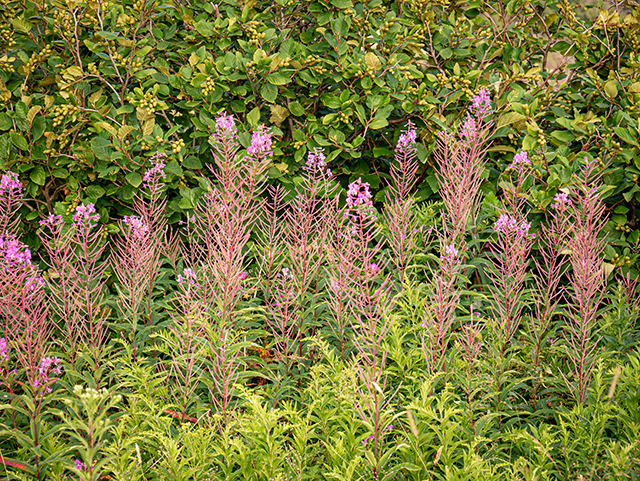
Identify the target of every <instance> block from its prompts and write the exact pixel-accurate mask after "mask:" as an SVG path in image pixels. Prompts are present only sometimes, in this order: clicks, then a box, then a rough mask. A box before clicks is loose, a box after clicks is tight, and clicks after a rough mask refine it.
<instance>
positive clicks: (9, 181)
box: [0, 172, 22, 195]
mask: <svg viewBox="0 0 640 481" xmlns="http://www.w3.org/2000/svg"><path fill="white" fill-rule="evenodd" d="M21 192H22V182H20V179H19V177H18V174H16V173H15V172H7V173H6V174H4V175H3V176H2V177H0V195H7V194H12V195H17V194H20V193H21Z"/></svg>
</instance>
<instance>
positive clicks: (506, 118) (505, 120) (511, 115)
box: [496, 112, 526, 129]
mask: <svg viewBox="0 0 640 481" xmlns="http://www.w3.org/2000/svg"><path fill="white" fill-rule="evenodd" d="M524 119H526V117H525V116H524V115H522V114H519V113H518V112H508V113H506V114H504V115H503V116H502V117H500V119H499V120H498V125H497V126H496V128H498V129H499V128H500V127H504V126H506V125H511V124H513V123H515V122H519V121H520V120H524Z"/></svg>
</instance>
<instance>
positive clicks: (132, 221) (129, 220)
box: [124, 215, 149, 240]
mask: <svg viewBox="0 0 640 481" xmlns="http://www.w3.org/2000/svg"><path fill="white" fill-rule="evenodd" d="M124 223H125V224H126V225H127V226H128V227H129V229H130V231H131V234H132V235H133V237H134V239H137V240H140V239H144V238H145V237H146V236H147V234H148V233H149V226H148V225H147V224H145V223H144V221H143V220H142V219H141V218H140V217H137V216H130V215H125V216H124Z"/></svg>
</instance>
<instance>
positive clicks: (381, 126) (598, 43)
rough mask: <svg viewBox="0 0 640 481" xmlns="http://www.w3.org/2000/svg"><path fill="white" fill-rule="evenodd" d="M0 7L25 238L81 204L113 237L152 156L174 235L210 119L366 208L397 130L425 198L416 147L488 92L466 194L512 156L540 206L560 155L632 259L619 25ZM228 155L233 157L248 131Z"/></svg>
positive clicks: (115, 5) (539, 13) (326, 8)
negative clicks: (491, 120) (324, 179)
mask: <svg viewBox="0 0 640 481" xmlns="http://www.w3.org/2000/svg"><path fill="white" fill-rule="evenodd" d="M2 4H3V9H2V12H0V20H1V21H2V25H4V26H3V27H2V30H1V31H0V35H1V37H0V80H1V81H0V99H1V101H2V104H0V109H1V111H0V164H2V165H0V167H4V168H5V169H12V170H15V171H18V172H20V174H21V178H22V179H23V180H25V181H28V182H29V184H28V193H29V196H30V198H31V199H32V200H30V201H28V202H26V204H25V207H24V209H23V218H24V220H25V222H26V224H25V225H24V230H26V231H29V230H31V228H30V227H29V224H32V223H33V222H35V221H37V220H39V219H40V218H42V217H43V216H44V215H46V214H47V213H48V212H55V213H57V214H68V213H69V212H72V211H73V210H74V209H75V206H76V205H77V204H78V203H79V202H83V201H92V202H97V206H98V208H99V212H100V215H101V222H102V223H103V224H104V226H105V228H106V229H107V230H108V231H116V230H117V227H116V226H115V224H114V219H116V218H119V217H121V216H122V215H123V214H126V213H128V212H130V211H129V209H128V206H129V205H130V201H131V199H132V197H133V196H134V195H135V193H136V192H137V190H138V189H139V187H140V185H141V175H142V174H143V172H144V171H145V170H146V169H147V168H148V166H149V161H148V157H149V156H150V155H151V154H152V153H154V152H156V151H162V152H166V153H167V154H168V155H170V157H171V159H170V160H171V161H170V162H169V164H168V166H167V169H166V171H167V173H169V174H170V179H169V183H170V193H171V203H170V210H171V213H172V218H171V219H172V222H173V221H176V220H178V219H179V218H180V216H181V215H182V213H183V212H184V211H185V210H189V209H191V208H192V207H193V205H194V203H195V202H196V201H197V199H198V197H199V196H200V195H201V193H202V190H201V188H200V187H199V185H200V184H199V181H200V179H201V178H202V177H203V176H207V175H208V168H207V167H208V165H209V164H210V162H211V154H210V148H211V147H210V145H209V143H208V141H207V139H208V138H209V134H210V133H211V127H212V118H213V116H214V115H215V114H216V113H217V112H219V111H223V110H224V111H228V112H232V113H233V114H234V115H236V116H239V117H240V118H241V119H242V120H243V121H244V125H245V128H247V129H250V128H252V127H255V126H257V125H258V124H266V125H267V126H269V127H270V128H271V129H272V132H274V133H275V135H276V139H277V148H276V155H275V158H274V162H273V165H272V166H271V169H270V177H271V179H272V180H273V182H280V183H283V184H284V185H285V186H289V187H291V186H292V185H293V184H294V183H295V182H296V179H297V174H298V172H299V170H300V165H301V161H302V159H303V158H304V157H305V154H306V153H307V152H308V151H309V150H310V149H312V148H313V147H316V146H322V147H324V148H325V149H326V152H327V156H328V160H329V161H330V166H331V167H332V168H333V170H334V171H336V172H338V173H340V174H341V177H342V182H343V185H346V183H347V182H348V181H349V180H353V179H355V178H358V177H362V178H363V180H364V181H366V182H369V183H370V184H371V186H372V188H373V189H374V190H375V191H377V192H381V190H382V189H383V188H384V186H385V185H386V181H385V180H384V179H385V176H386V173H387V171H388V166H389V161H390V159H391V150H390V146H391V145H392V144H393V142H394V139H396V138H397V136H398V134H399V129H400V127H401V126H403V125H404V124H405V122H406V121H407V120H409V119H410V120H412V121H413V122H414V123H416V124H417V125H418V126H419V130H420V138H421V140H422V144H421V146H420V150H419V158H420V161H421V163H422V165H421V170H420V174H419V175H420V195H421V198H423V199H431V198H436V196H435V195H434V191H435V190H437V184H436V182H435V176H434V171H433V168H432V156H431V150H432V148H433V140H434V134H435V133H436V132H437V131H438V130H440V129H442V128H443V127H444V126H450V125H452V124H455V123H456V122H458V121H459V120H460V119H461V118H462V116H463V111H464V107H465V105H466V104H467V102H468V100H469V98H470V97H471V95H472V94H473V93H474V92H477V91H478V89H479V88H480V87H488V88H489V89H490V90H491V93H492V96H493V97H494V98H496V99H497V109H498V114H499V120H498V121H497V122H498V127H500V128H499V129H498V130H497V132H496V133H495V135H494V141H493V145H492V147H491V149H490V150H491V152H490V155H491V157H492V163H491V164H490V165H491V168H490V169H489V170H488V171H487V173H486V178H487V182H486V183H485V184H484V186H483V190H485V192H487V193H488V192H491V191H495V185H496V179H497V175H498V173H499V172H500V171H501V170H503V168H504V166H505V165H506V164H507V163H508V162H510V160H511V158H512V154H514V153H515V151H516V150H517V149H519V148H523V149H524V150H527V151H529V153H530V155H529V157H530V158H531V159H532V160H533V163H534V167H535V169H536V172H537V175H538V177H539V179H540V180H541V181H542V182H539V183H538V185H537V186H536V187H534V189H533V190H532V191H531V198H532V200H533V201H534V202H535V203H536V204H538V205H539V206H541V207H544V206H545V205H547V204H548V203H549V202H550V200H551V198H552V197H553V196H554V194H555V193H556V192H557V191H558V190H559V189H562V188H563V187H565V186H566V185H568V183H569V182H570V179H571V176H572V174H573V173H574V171H575V168H576V167H575V166H576V165H577V164H576V159H577V158H578V157H583V156H587V157H590V158H597V159H598V160H599V161H601V162H602V164H603V165H606V166H607V174H606V176H605V182H606V184H607V185H608V186H609V187H610V188H609V191H608V192H607V199H606V202H607V205H608V209H609V211H610V214H611V216H610V221H609V224H608V226H607V230H608V231H610V234H611V237H610V240H611V242H610V245H609V246H608V247H607V257H608V259H609V261H610V262H611V263H613V264H622V263H624V262H627V263H634V262H635V260H636V253H637V243H638V236H639V231H638V225H637V218H638V200H640V188H639V187H638V174H639V170H638V169H639V168H640V160H639V157H638V153H639V151H640V143H639V142H638V140H637V134H638V127H639V125H638V107H637V105H638V104H637V102H638V101H640V83H638V81H637V74H638V60H639V58H638V53H639V48H640V43H639V42H638V30H639V28H640V23H639V22H640V12H639V11H638V9H635V8H631V7H629V6H627V7H625V8H624V9H622V7H620V6H618V7H616V8H617V10H616V8H613V7H611V8H609V10H602V9H598V7H597V5H591V6H589V7H588V10H585V9H584V8H585V7H582V6H580V7H579V8H578V7H576V6H573V5H571V4H569V3H567V2H566V0H563V1H561V2H559V3H555V2H547V1H546V0H545V1H540V0H535V1H528V0H527V1H520V0H513V1H509V2H506V1H505V2H502V1H499V2H481V1H475V2H455V1H453V2H452V1H448V0H443V1H440V2H427V1H422V0H414V1H410V2H390V1H381V0H372V1H370V2H365V3H352V2H351V0H331V1H320V2H308V1H289V2H285V1H282V0H276V1H275V2H271V1H269V2H264V1H255V0H250V1H247V2H246V3H236V2H233V1H222V2H220V3H218V4H214V3H211V2H204V1H199V0H196V1H193V2H178V1H176V2H161V1H136V2H130V1H128V0H124V1H121V2H108V1H107V2H75V1H67V2H53V1H48V0H46V1H43V2H41V3H37V2H35V3H34V2H30V1H27V0H25V1H23V2H17V1H8V0H3V1H2ZM576 8H578V10H576ZM241 139H242V143H243V145H244V146H245V147H246V146H247V145H248V142H249V136H248V134H243V135H242V137H241ZM377 199H378V200H379V199H381V197H380V196H379V195H378V197H377ZM27 241H28V242H29V243H31V244H32V245H37V240H36V237H35V236H33V235H32V236H30V237H27Z"/></svg>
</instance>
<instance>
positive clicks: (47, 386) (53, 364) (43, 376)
mask: <svg viewBox="0 0 640 481" xmlns="http://www.w3.org/2000/svg"><path fill="white" fill-rule="evenodd" d="M60 374H62V368H61V367H60V360H59V359H58V358H57V357H45V358H42V360H41V361H40V367H39V368H38V377H37V378H36V379H35V380H34V381H33V387H35V388H38V387H42V386H44V391H45V392H48V393H50V392H51V383H52V382H53V381H55V379H51V376H52V375H57V376H59V375H60Z"/></svg>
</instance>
